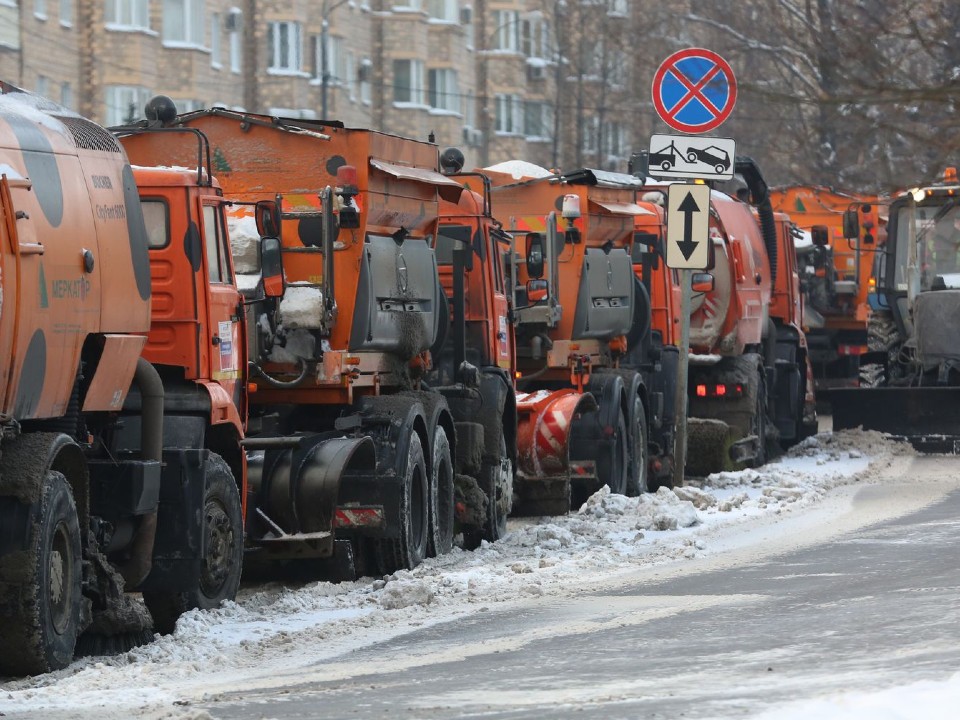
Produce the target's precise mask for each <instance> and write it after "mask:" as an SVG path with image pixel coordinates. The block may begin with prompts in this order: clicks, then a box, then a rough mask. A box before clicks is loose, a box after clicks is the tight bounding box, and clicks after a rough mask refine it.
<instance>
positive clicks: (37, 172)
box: [0, 85, 150, 420]
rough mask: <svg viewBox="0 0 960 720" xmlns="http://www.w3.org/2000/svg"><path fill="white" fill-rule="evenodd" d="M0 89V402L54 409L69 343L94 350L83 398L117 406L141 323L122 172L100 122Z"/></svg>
mask: <svg viewBox="0 0 960 720" xmlns="http://www.w3.org/2000/svg"><path fill="white" fill-rule="evenodd" d="M2 90H3V94H2V95H0V173H2V179H0V212H2V219H0V277H2V312H0V358H2V361H0V412H2V413H3V414H4V415H7V416H10V417H13V418H15V419H16V420H28V419H32V418H53V417H59V416H61V415H63V414H64V413H65V412H66V410H67V404H68V402H69V400H70V396H71V393H72V391H73V389H74V382H75V379H76V376H77V369H78V367H79V365H80V357H81V350H82V349H83V347H84V343H85V342H86V341H87V339H88V338H89V337H90V336H92V335H99V336H100V337H101V340H100V341H99V342H100V343H101V346H102V358H101V360H100V362H99V364H98V365H97V368H96V372H95V373H94V374H93V376H92V377H91V378H90V379H89V382H90V385H89V389H88V391H87V393H86V396H85V401H84V405H83V408H82V409H83V410H85V411H95V410H119V409H120V408H121V407H122V406H123V401H124V399H125V397H126V394H127V390H128V388H129V387H130V383H131V381H132V378H133V373H134V369H135V366H136V362H137V358H138V357H139V355H140V350H141V348H142V347H143V343H144V341H145V335H146V333H147V331H148V330H149V329H150V268H149V263H148V259H147V252H146V239H145V235H144V226H143V219H142V216H141V214H140V206H139V202H138V200H137V189H136V185H135V183H134V178H133V173H132V171H131V169H130V166H129V165H128V164H127V158H126V156H125V154H124V152H123V148H121V147H120V145H119V144H118V143H117V141H116V140H115V139H114V138H113V136H112V135H110V133H108V132H107V131H105V130H104V129H103V128H101V127H99V126H97V125H95V124H94V123H92V122H89V121H88V120H85V119H83V118H81V117H79V116H77V115H75V114H73V113H70V112H69V111H67V110H64V109H63V108H61V107H59V106H57V105H54V104H52V103H48V102H47V101H45V100H43V99H42V98H38V97H37V96H34V95H30V94H29V93H23V92H20V91H16V90H15V89H14V88H11V87H10V86H7V85H2Z"/></svg>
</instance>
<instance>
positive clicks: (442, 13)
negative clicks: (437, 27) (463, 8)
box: [427, 0, 460, 23]
mask: <svg viewBox="0 0 960 720" xmlns="http://www.w3.org/2000/svg"><path fill="white" fill-rule="evenodd" d="M459 12H460V8H458V7H457V0H427V15H429V16H430V17H431V18H433V19H434V20H443V21H445V22H453V23H455V22H459V20H460V19H459V18H458V17H457V15H458V13H459Z"/></svg>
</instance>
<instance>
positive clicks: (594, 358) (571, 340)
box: [481, 169, 654, 381]
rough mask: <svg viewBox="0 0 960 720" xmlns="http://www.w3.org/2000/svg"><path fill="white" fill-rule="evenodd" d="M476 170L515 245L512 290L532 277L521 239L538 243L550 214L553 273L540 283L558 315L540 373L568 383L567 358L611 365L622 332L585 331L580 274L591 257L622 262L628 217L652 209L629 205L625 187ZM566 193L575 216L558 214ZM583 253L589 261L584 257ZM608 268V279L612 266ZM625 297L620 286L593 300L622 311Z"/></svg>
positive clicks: (531, 365) (530, 364)
mask: <svg viewBox="0 0 960 720" xmlns="http://www.w3.org/2000/svg"><path fill="white" fill-rule="evenodd" d="M481 172H482V173H483V174H484V175H486V176H487V177H488V178H489V179H490V182H491V184H492V191H491V196H492V204H493V212H494V214H495V215H496V217H497V218H499V219H500V220H501V221H502V222H503V223H504V228H505V229H506V230H508V231H509V232H511V233H512V234H513V235H514V237H515V240H516V242H517V250H516V252H517V257H518V260H520V262H518V265H517V277H516V279H515V280H516V284H517V286H518V287H525V286H526V285H527V283H528V282H529V281H530V280H534V279H536V278H532V277H531V276H530V274H529V273H528V271H527V266H526V264H525V262H523V254H524V253H523V247H522V244H523V242H524V238H525V237H526V235H527V234H528V233H539V234H540V235H541V236H543V237H544V238H545V242H546V236H547V223H548V216H549V214H550V213H555V214H556V216H557V225H558V228H557V229H558V240H557V247H556V249H555V252H556V258H557V263H556V264H557V276H556V277H555V278H547V282H548V283H549V284H550V292H551V293H552V294H553V296H554V297H555V298H556V301H557V304H558V305H559V307H560V308H562V312H561V313H560V314H559V318H558V319H557V321H556V323H555V324H553V325H551V326H549V327H547V328H546V330H545V332H546V334H547V335H548V337H549V339H550V340H551V342H552V344H553V348H552V350H551V351H550V352H549V353H548V358H547V362H548V364H549V366H550V368H551V371H550V372H548V375H549V376H550V377H552V378H554V379H555V380H560V381H562V380H567V381H570V377H571V372H574V374H576V373H577V372H578V369H577V368H576V367H575V363H573V360H572V358H584V359H586V360H588V362H589V363H590V364H591V365H592V366H598V367H602V366H612V365H613V364H614V360H613V356H614V355H617V354H621V353H622V352H624V351H625V349H626V338H625V336H624V335H623V334H609V335H606V336H605V335H603V334H602V333H601V332H598V333H595V334H594V333H592V332H591V331H590V329H589V328H588V323H584V321H583V307H584V300H585V298H584V297H583V294H584V289H585V287H586V285H585V283H588V282H589V279H588V278H586V277H585V274H586V273H587V271H588V270H589V269H590V267H592V266H591V264H590V263H591V262H599V263H601V264H602V263H603V262H604V261H605V260H606V258H621V257H622V256H624V254H626V259H625V260H624V262H626V263H627V264H629V252H630V249H631V247H632V242H633V235H634V231H635V227H634V224H635V218H636V217H637V216H638V215H645V214H650V215H651V216H653V215H654V211H653V210H650V209H647V208H644V207H641V206H640V205H638V204H637V203H636V202H635V190H634V189H631V188H626V187H605V186H603V185H600V184H580V183H576V182H567V181H563V182H559V181H554V180H550V179H543V180H538V181H534V182H529V181H527V179H524V180H520V181H518V180H517V179H516V178H515V177H514V176H513V175H511V174H509V173H505V172H497V171H494V170H490V169H485V170H482V171H481ZM567 196H574V197H575V198H576V200H577V202H578V204H579V217H576V218H570V219H564V218H562V217H561V214H562V209H563V206H564V198H565V197H567ZM568 205H569V201H568ZM571 229H572V230H573V231H574V232H575V236H576V239H575V240H573V241H571V240H570V236H569V235H568V236H567V237H566V238H565V235H566V234H567V232H568V230H571ZM611 249H612V251H613V252H612V253H610V254H608V255H606V256H605V257H601V254H602V253H606V251H608V250H611ZM589 258H593V259H590V260H589V261H588V259H589ZM610 272H611V277H612V274H613V270H611V271H610ZM630 282H631V283H632V280H631V281H630ZM613 294H614V295H615V294H616V292H615V291H614V292H613ZM632 297H633V295H632V287H625V290H624V294H623V296H622V297H619V298H611V299H610V300H609V301H608V300H606V299H604V300H602V301H599V302H609V303H610V306H611V308H612V309H614V310H616V309H617V308H619V309H622V310H623V311H624V312H625V313H629V312H630V303H631V300H632ZM617 303H620V304H619V305H618V304H617ZM627 324H628V325H629V321H628V323H627ZM517 362H518V365H519V368H520V371H521V372H530V371H539V370H541V369H543V360H542V359H540V358H537V357H531V356H530V354H529V353H523V352H521V351H520V350H519V349H518V361H517Z"/></svg>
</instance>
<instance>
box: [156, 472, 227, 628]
mask: <svg viewBox="0 0 960 720" xmlns="http://www.w3.org/2000/svg"><path fill="white" fill-rule="evenodd" d="M205 474H206V478H207V490H206V493H205V495H204V499H203V534H204V554H203V558H202V559H201V562H200V572H199V574H198V575H197V577H195V578H193V579H192V582H191V587H189V588H188V589H187V590H186V591H181V592H173V591H164V590H149V591H145V592H144V593H143V601H144V602H145V603H146V605H147V608H148V609H149V610H150V614H151V615H153V624H154V628H155V629H156V630H157V632H159V633H162V634H164V635H167V634H169V633H172V632H173V630H174V628H175V627H176V624H177V619H178V618H179V617H180V616H181V615H183V613H185V612H187V611H188V610H193V609H200V610H211V609H213V608H216V607H219V606H220V605H221V603H223V601H224V600H233V599H234V598H235V597H236V595H237V588H238V587H239V586H240V570H241V567H242V565H243V516H242V514H241V509H240V492H239V490H238V489H237V483H236V481H235V480H234V477H233V473H232V472H231V471H230V466H229V465H227V463H226V461H225V460H224V459H223V458H222V457H220V456H219V455H217V454H216V453H210V454H209V455H208V456H207V463H206V473H205Z"/></svg>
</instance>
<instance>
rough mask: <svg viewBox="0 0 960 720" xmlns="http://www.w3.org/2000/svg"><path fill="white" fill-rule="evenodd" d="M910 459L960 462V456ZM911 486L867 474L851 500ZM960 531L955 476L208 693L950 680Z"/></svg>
mask: <svg viewBox="0 0 960 720" xmlns="http://www.w3.org/2000/svg"><path fill="white" fill-rule="evenodd" d="M916 463H917V464H916V468H917V471H918V472H928V473H931V474H933V475H936V474H938V473H939V474H942V475H944V476H948V475H949V476H951V477H952V476H954V475H956V476H957V477H958V478H960V461H955V460H945V459H920V460H917V461H916ZM958 486H960V483H958ZM909 491H910V488H902V487H889V486H886V487H884V486H881V487H866V488H863V489H861V490H860V494H859V495H858V496H857V500H856V503H869V502H870V501H871V500H872V501H875V502H878V501H879V500H880V499H881V498H880V497H879V496H880V495H882V494H884V493H893V492H909ZM855 507H856V504H855ZM958 547H960V491H958V490H954V491H952V492H950V493H949V494H947V495H946V496H945V497H944V498H943V499H942V500H941V501H939V502H937V503H935V504H933V505H931V506H929V507H926V508H924V509H922V510H920V511H918V512H915V513H913V514H910V515H906V516H904V517H900V518H896V519H893V520H888V521H885V522H880V523H878V524H875V525H872V526H867V527H866V528H863V529H860V530H856V531H853V532H850V533H847V534H843V535H840V536H839V537H834V538H833V539H831V540H829V541H826V542H823V543H818V544H814V545H811V546H809V547H806V548H804V549H800V550H795V551H792V552H787V553H785V554H782V555H779V556H773V557H764V558H762V559H760V560H756V561H752V562H749V561H748V562H746V563H743V564H735V565H734V566H733V567H729V568H727V569H722V570H716V571H707V572H701V571H694V572H690V573H686V574H679V575H675V576H672V577H669V578H666V579H663V580H661V581H657V580H656V579H654V580H652V581H651V580H650V579H647V580H646V581H644V582H643V583H642V584H636V583H635V584H627V585H624V586H622V587H620V588H618V589H616V590H614V591H606V592H604V593H603V594H589V593H587V594H583V595H580V596H578V597H576V598H573V599H563V600H562V601H561V600H553V601H551V600H550V599H549V598H543V599H540V600H539V601H537V602H531V603H529V604H527V605H525V606H522V607H521V608H519V609H517V608H513V609H511V610H508V611H500V610H498V609H491V610H489V611H486V612H478V613H476V614H474V615H472V616H471V617H469V619H459V620H456V621H453V622H450V623H445V624H442V625H438V626H434V627H430V628H423V629H420V630H418V631H416V632H413V633H410V634H408V635H404V636H401V637H398V638H394V639H392V640H390V641H387V642H383V643H380V644H378V645H375V646H372V647H368V648H364V649H359V650H356V651H354V652H351V653H348V654H345V655H343V656H341V658H340V659H339V662H341V663H349V664H350V665H351V666H352V667H355V668H357V671H356V672H354V673H352V676H351V677H348V678H347V679H341V680H336V681H331V682H313V683H309V684H301V685H296V684H294V685H289V686H287V687H286V688H284V689H283V690H270V691H255V692H238V693H235V694H230V695H226V696H222V697H221V698H219V701H218V702H214V703H208V704H204V705H200V706H199V707H202V708H203V709H206V710H207V711H208V712H209V713H210V714H211V715H212V716H214V717H215V718H231V719H246V718H250V719H258V718H364V719H366V718H423V719H425V720H434V719H436V720H440V719H444V720H446V719H447V718H511V719H513V718H538V719H539V718H568V717H569V718H597V719H600V718H603V719H604V720H612V719H614V718H630V719H634V718H681V717H682V718H738V717H747V716H750V715H752V714H754V713H756V712H759V711H761V710H766V709H770V708H771V707H772V706H774V705H775V704H776V703H782V702H787V701H791V700H797V699H803V698H809V697H814V696H817V695H821V694H826V693H831V692H839V691H844V690H874V689H881V688H884V687H889V686H893V685H900V684H907V683H910V682H914V681H917V680H945V679H947V678H948V677H949V676H950V675H951V674H952V673H953V672H954V671H956V670H960V622H958V620H960V593H958V590H960V553H958V552H957V548H958ZM377 664H379V668H378V667H375V666H376V665H377ZM323 667H324V666H318V667H317V670H318V671H320V672H322V670H323Z"/></svg>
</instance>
